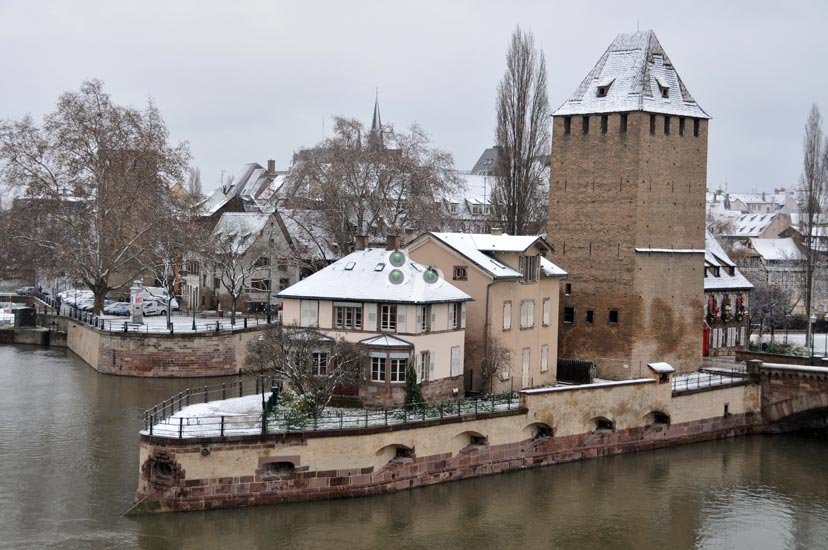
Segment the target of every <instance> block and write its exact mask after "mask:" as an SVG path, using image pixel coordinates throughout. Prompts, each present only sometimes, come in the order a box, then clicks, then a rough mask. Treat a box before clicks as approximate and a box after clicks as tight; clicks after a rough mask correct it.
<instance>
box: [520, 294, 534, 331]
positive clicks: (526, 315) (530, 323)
mask: <svg viewBox="0 0 828 550" xmlns="http://www.w3.org/2000/svg"><path fill="white" fill-rule="evenodd" d="M524 308H525V311H524ZM524 321H526V323H525V322H524ZM533 328H535V300H534V299H530V300H521V301H520V330H531V329H533Z"/></svg>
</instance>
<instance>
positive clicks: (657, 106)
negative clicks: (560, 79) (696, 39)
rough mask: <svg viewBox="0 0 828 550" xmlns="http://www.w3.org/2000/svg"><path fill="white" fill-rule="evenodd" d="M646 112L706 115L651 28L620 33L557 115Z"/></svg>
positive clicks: (698, 116) (693, 115) (699, 116)
mask: <svg viewBox="0 0 828 550" xmlns="http://www.w3.org/2000/svg"><path fill="white" fill-rule="evenodd" d="M627 111H647V112H649V113H663V114H666V115H678V116H688V117H695V118H710V116H709V115H708V114H707V113H706V112H704V110H703V109H702V108H701V107H700V106H699V105H698V103H696V100H695V99H693V97H692V96H691V95H690V92H689V91H687V88H686V87H685V86H684V82H682V80H681V78H680V77H679V75H678V73H677V72H676V69H675V67H673V63H672V62H671V61H670V58H669V57H667V53H666V52H665V51H664V49H663V48H662V47H661V44H660V43H659V41H658V38H656V35H655V33H654V32H653V31H640V32H635V33H631V34H624V33H622V34H619V35H618V36H616V37H615V40H613V41H612V44H610V46H609V48H607V51H605V52H604V55H602V56H601V59H599V60H598V63H596V64H595V67H593V68H592V70H591V71H590V72H589V74H588V75H587V76H586V78H584V80H583V81H582V82H581V85H580V86H578V89H577V90H575V93H573V94H572V96H571V97H570V98H569V99H567V100H566V101H565V102H564V104H563V105H561V106H560V107H559V108H558V110H556V111H555V112H554V113H552V114H553V115H555V116H558V115H586V114H593V113H617V112H627Z"/></svg>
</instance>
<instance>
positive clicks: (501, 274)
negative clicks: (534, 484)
mask: <svg viewBox="0 0 828 550" xmlns="http://www.w3.org/2000/svg"><path fill="white" fill-rule="evenodd" d="M406 250H407V251H408V252H409V253H410V255H411V257H412V258H413V259H415V260H417V261H418V262H421V263H423V264H427V265H430V266H433V267H435V268H436V269H437V270H438V272H440V274H441V275H442V276H443V277H445V279H446V280H450V281H451V283H452V284H453V285H456V286H457V288H459V289H460V290H462V291H463V292H465V293H466V294H468V295H470V296H471V297H472V298H473V301H472V302H470V303H469V315H468V318H469V321H468V328H467V330H466V349H467V350H468V351H467V353H466V361H465V366H464V369H465V382H466V390H467V391H476V392H483V393H489V392H491V393H496V392H502V391H509V390H518V389H522V388H530V387H536V386H543V385H551V384H554V383H555V382H556V381H557V377H556V372H557V358H558V315H559V309H558V307H559V303H560V293H561V292H560V290H561V279H563V278H564V277H566V272H565V271H564V270H562V269H561V268H559V267H558V266H556V265H555V264H554V263H552V262H551V261H549V260H548V259H547V258H546V256H547V255H548V254H550V253H551V251H552V247H551V246H550V245H549V243H548V242H547V241H546V240H545V239H544V238H542V237H539V236H537V235H507V234H499V235H492V234H486V233H478V234H469V233H437V232H434V233H426V234H424V235H421V236H420V237H418V238H416V239H415V240H413V241H412V242H410V243H409V244H408V246H407V248H406Z"/></svg>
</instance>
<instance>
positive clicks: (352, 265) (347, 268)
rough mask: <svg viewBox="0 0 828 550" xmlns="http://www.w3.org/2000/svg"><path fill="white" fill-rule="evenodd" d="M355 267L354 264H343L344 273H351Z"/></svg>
mask: <svg viewBox="0 0 828 550" xmlns="http://www.w3.org/2000/svg"><path fill="white" fill-rule="evenodd" d="M355 267H356V262H348V263H347V264H345V271H353V270H354V268H355Z"/></svg>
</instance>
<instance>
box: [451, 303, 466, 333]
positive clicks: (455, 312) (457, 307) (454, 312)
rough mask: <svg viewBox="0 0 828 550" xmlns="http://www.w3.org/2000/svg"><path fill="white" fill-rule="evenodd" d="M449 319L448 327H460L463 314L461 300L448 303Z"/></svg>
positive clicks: (453, 328)
mask: <svg viewBox="0 0 828 550" xmlns="http://www.w3.org/2000/svg"><path fill="white" fill-rule="evenodd" d="M448 307H449V321H448V329H449V330H455V329H458V328H460V319H461V317H462V316H463V302H455V303H453V304H449V306H448Z"/></svg>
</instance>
